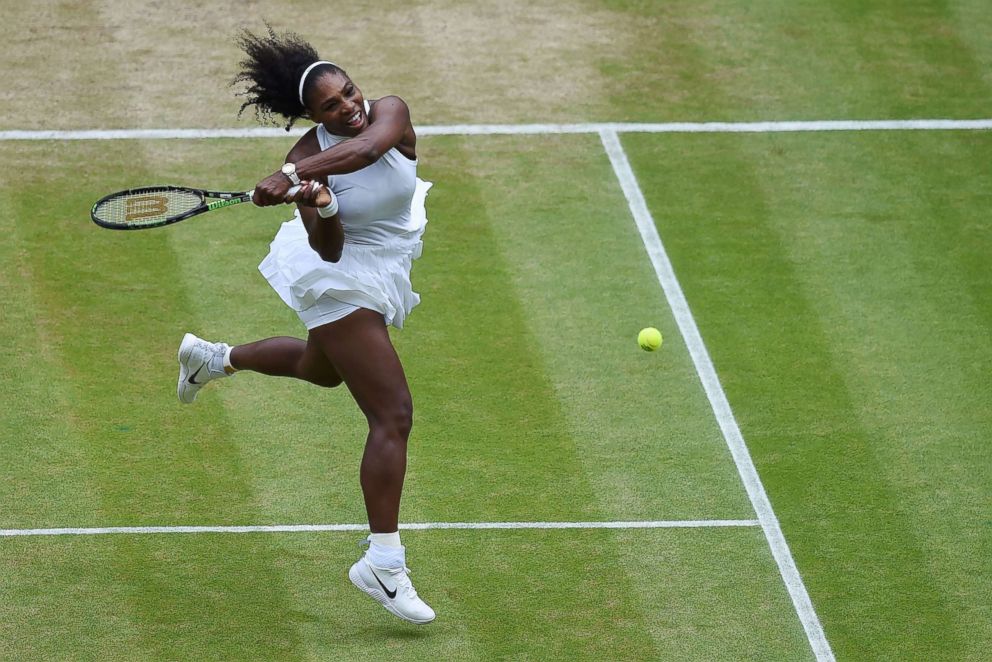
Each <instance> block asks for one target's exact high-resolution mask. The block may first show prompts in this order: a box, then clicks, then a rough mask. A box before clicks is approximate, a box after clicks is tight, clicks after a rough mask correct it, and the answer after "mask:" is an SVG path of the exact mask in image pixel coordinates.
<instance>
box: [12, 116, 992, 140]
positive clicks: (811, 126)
mask: <svg viewBox="0 0 992 662" xmlns="http://www.w3.org/2000/svg"><path fill="white" fill-rule="evenodd" d="M988 129H992V119H971V120H952V119H916V120H811V121H806V120H801V121H777V122H641V123H638V122H601V123H583V124H446V125H426V126H418V127H417V134H418V135H421V136H497V135H548V134H564V133H601V132H603V131H607V132H613V133H783V132H797V131H962V130H967V131H974V130H988ZM305 132H306V129H305V128H297V129H293V130H292V131H289V132H287V131H284V130H283V129H279V128H275V127H272V128H265V127H256V128H241V129H80V130H67V131H22V130H7V131H0V141H6V140H168V139H200V138H287V137H298V136H301V135H303V134H304V133H305Z"/></svg>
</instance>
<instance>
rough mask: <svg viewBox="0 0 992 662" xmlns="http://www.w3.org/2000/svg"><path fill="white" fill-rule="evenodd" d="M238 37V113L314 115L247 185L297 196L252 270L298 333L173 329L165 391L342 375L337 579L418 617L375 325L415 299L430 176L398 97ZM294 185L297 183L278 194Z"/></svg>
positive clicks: (395, 432)
mask: <svg viewBox="0 0 992 662" xmlns="http://www.w3.org/2000/svg"><path fill="white" fill-rule="evenodd" d="M238 43H239V46H241V48H242V49H243V50H244V52H245V54H246V57H245V59H244V60H242V61H241V63H240V66H241V72H240V73H239V74H238V76H237V78H236V79H235V82H243V83H246V84H247V90H246V91H245V92H244V95H245V96H246V99H247V100H246V101H245V103H244V104H243V105H242V108H241V110H242V111H244V110H245V108H248V107H254V109H255V113H256V117H257V118H259V119H260V120H263V121H264V120H270V119H271V118H272V116H273V115H279V116H282V117H283V118H285V120H287V126H286V129H287V130H288V129H289V128H290V127H291V126H292V124H293V123H294V122H295V121H296V120H298V119H302V118H306V119H309V120H311V121H313V122H314V123H315V124H316V126H315V127H314V128H312V129H310V130H309V131H308V132H307V133H306V135H304V136H303V137H302V138H300V140H299V141H298V142H297V143H296V145H295V146H294V147H293V149H292V150H290V152H289V155H288V156H287V157H286V162H285V164H283V165H282V166H281V167H280V168H279V169H278V170H277V171H276V172H275V173H273V174H272V175H270V176H269V177H266V178H265V179H263V180H262V181H261V182H259V184H258V185H257V186H256V188H255V194H254V202H255V203H256V204H258V205H276V204H283V203H286V202H293V203H296V205H297V211H296V214H295V217H294V218H293V219H292V220H291V221H288V222H286V223H283V224H282V227H281V228H280V230H279V232H278V233H277V234H276V237H275V239H274V240H273V242H272V244H271V249H270V252H269V254H268V256H267V257H266V258H265V259H264V260H263V261H262V263H261V264H260V265H259V270H260V271H261V272H262V274H263V275H264V276H265V278H266V280H268V282H269V284H270V285H271V286H272V288H273V289H275V291H276V292H277V293H278V294H279V297H280V298H281V299H282V300H283V301H284V302H285V303H286V304H287V305H288V306H290V307H291V308H292V309H293V310H295V311H296V313H297V315H298V316H299V318H300V320H301V321H302V322H303V324H304V325H305V326H306V328H307V331H308V335H307V340H306V341H303V340H299V339H297V338H288V337H278V338H268V339H265V340H259V341H256V342H252V343H248V344H244V345H238V346H233V347H232V346H230V345H227V344H225V343H211V342H207V341H205V340H202V339H200V338H198V337H196V336H194V335H193V334H190V333H187V334H186V336H185V337H184V338H183V341H182V344H181V345H180V347H179V365H180V368H179V385H178V395H179V400H180V401H181V402H184V403H191V402H193V400H194V399H195V398H196V394H197V392H198V391H199V390H200V389H201V388H202V387H203V385H204V384H206V383H208V382H210V381H212V380H215V379H218V378H223V377H226V376H228V375H231V374H234V373H235V372H237V371H246V370H250V371H253V372H259V373H262V374H265V375H276V376H282V377H295V378H296V379H301V380H303V381H307V382H310V383H312V384H317V385H318V386H325V387H335V386H338V385H339V384H341V383H342V382H343V383H344V384H345V385H346V386H347V387H348V390H349V391H351V394H352V395H353V396H354V398H355V401H356V403H357V404H358V406H359V407H360V408H361V410H362V411H363V412H364V413H365V416H366V418H367V419H368V424H369V434H368V438H367V440H366V442H365V452H364V455H363V458H362V463H361V474H360V477H361V485H362V492H363V494H364V497H365V507H366V511H367V512H368V518H369V528H370V531H371V534H370V535H369V536H368V543H369V547H368V550H367V551H366V553H365V554H364V555H363V556H362V558H360V559H359V560H358V561H357V562H356V563H355V564H354V565H352V566H351V570H350V571H349V573H348V576H349V578H350V579H351V581H352V582H353V583H354V584H355V585H356V586H357V587H358V588H360V589H361V590H363V591H365V592H366V593H367V594H369V595H370V596H372V597H373V598H374V599H375V600H377V601H379V602H380V603H382V605H383V606H384V607H385V608H386V609H387V610H389V611H390V612H391V613H393V614H395V615H396V616H399V617H400V618H402V619H404V620H406V621H409V622H411V623H418V624H423V623H429V622H431V621H432V620H434V616H435V615H434V611H433V610H432V609H431V608H430V607H429V606H428V605H427V604H426V603H425V602H424V601H423V600H422V599H421V598H420V597H418V595H417V592H416V590H415V589H414V588H413V585H412V584H411V583H410V578H409V576H408V573H409V569H408V568H407V567H406V561H405V548H404V547H403V545H402V544H401V542H400V534H399V526H398V522H399V508H400V495H401V493H402V490H403V477H404V474H405V473H406V454H407V440H408V438H409V436H410V428H411V425H412V422H413V404H412V400H411V397H410V390H409V388H408V386H407V381H406V376H405V375H404V372H403V366H402V365H401V364H400V360H399V357H398V356H397V354H396V351H395V350H394V348H393V345H392V343H391V342H390V339H389V334H388V332H387V330H386V325H388V324H392V325H393V326H395V327H397V328H401V327H402V326H403V320H404V318H405V317H406V316H407V315H408V314H409V313H410V311H411V310H412V309H413V307H414V306H416V305H417V303H418V302H419V301H420V297H419V296H418V295H417V294H416V293H415V292H414V291H413V290H412V287H411V284H410V268H411V264H412V261H413V260H414V259H416V258H417V257H419V256H420V252H421V246H422V243H421V236H422V234H423V232H424V226H425V224H426V223H427V218H426V215H425V210H424V201H425V198H426V195H427V189H428V188H430V184H429V183H427V182H424V181H421V180H420V179H418V178H417V152H416V146H417V137H416V134H415V133H414V129H413V125H412V123H411V121H410V112H409V109H408V108H407V105H406V103H404V102H403V100H402V99H400V98H398V97H393V96H387V97H383V98H381V99H378V100H375V101H368V100H366V99H365V98H364V97H363V95H362V91H361V90H360V89H359V88H358V87H357V86H356V85H355V83H354V82H353V81H352V80H351V78H349V77H348V74H347V73H345V71H344V70H343V69H341V68H340V67H339V66H337V65H335V64H333V63H331V62H326V61H323V60H321V59H320V58H319V57H318V55H317V52H316V51H315V50H314V49H313V47H312V46H310V44H308V43H306V42H305V41H303V40H302V39H301V38H300V37H298V36H296V35H294V34H292V33H285V34H277V33H275V32H274V31H273V30H272V29H271V28H269V30H268V33H267V34H266V35H263V36H256V35H254V34H252V33H250V32H248V31H244V32H243V33H242V34H241V35H240V36H239V39H238ZM294 185H301V188H300V190H299V191H298V192H296V193H294V194H290V193H289V190H290V188H291V187H292V186H294Z"/></svg>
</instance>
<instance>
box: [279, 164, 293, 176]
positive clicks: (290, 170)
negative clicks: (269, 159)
mask: <svg viewBox="0 0 992 662" xmlns="http://www.w3.org/2000/svg"><path fill="white" fill-rule="evenodd" d="M282 171H283V172H284V173H285V174H287V175H291V174H293V173H295V172H296V165H295V164H292V163H283V164H282Z"/></svg>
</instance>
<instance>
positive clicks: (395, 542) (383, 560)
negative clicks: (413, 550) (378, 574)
mask: <svg viewBox="0 0 992 662" xmlns="http://www.w3.org/2000/svg"><path fill="white" fill-rule="evenodd" d="M405 552H406V548H404V547H403V545H401V544H400V533H399V531H394V532H393V533H373V534H372V535H370V536H369V552H368V554H369V562H370V563H371V564H372V565H374V566H375V567H377V568H403V567H405V566H406V554H405Z"/></svg>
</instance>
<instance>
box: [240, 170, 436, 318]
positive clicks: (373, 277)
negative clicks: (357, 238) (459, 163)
mask: <svg viewBox="0 0 992 662" xmlns="http://www.w3.org/2000/svg"><path fill="white" fill-rule="evenodd" d="M430 187H431V184H430V182H425V181H423V180H421V179H417V189H416V192H415V193H414V196H413V201H412V203H411V214H410V224H409V228H408V229H407V230H406V231H405V232H403V233H400V234H397V235H394V236H393V237H392V238H390V240H389V241H387V242H383V243H378V244H359V243H352V242H349V241H348V237H347V234H346V235H345V244H344V249H343V251H342V253H341V259H340V260H339V261H338V262H325V261H324V260H322V259H321V258H320V256H319V255H317V253H316V252H315V251H314V250H313V249H312V248H310V243H309V240H308V237H307V231H306V228H304V227H303V220H302V219H301V218H300V215H299V212H297V213H296V216H295V217H294V218H293V220H291V221H287V222H286V223H283V224H282V227H280V228H279V232H278V233H277V234H276V236H275V239H273V240H272V244H271V245H270V247H269V254H268V255H267V256H266V257H265V259H264V260H262V263H261V264H259V265H258V270H259V271H260V272H261V273H262V275H263V276H264V277H265V280H267V281H268V282H269V285H271V286H272V289H274V290H275V291H276V293H277V294H278V295H279V298H280V299H282V300H283V302H284V303H285V304H286V305H287V306H289V307H290V308H292V309H293V310H295V311H296V312H297V314H299V315H300V318H301V320H303V321H304V323H305V324H306V323H307V321H308V320H312V319H314V318H315V317H317V316H316V315H314V314H313V313H314V307H315V306H318V307H319V306H320V301H321V299H322V298H323V299H325V300H326V299H328V298H329V299H331V300H332V301H330V302H328V303H331V304H333V305H334V307H336V308H340V307H341V304H342V303H343V304H349V305H352V306H355V307H357V308H368V309H369V310H375V311H377V312H379V313H381V314H382V316H383V317H384V318H385V320H386V324H392V325H393V326H395V327H396V328H402V327H403V320H404V319H405V318H406V316H407V315H409V314H410V311H411V310H413V308H414V306H416V305H417V304H418V303H420V295H419V294H417V293H416V292H414V291H413V286H412V284H411V283H410V269H411V268H412V266H413V261H414V260H416V259H417V258H419V257H420V253H421V251H422V249H423V241H422V240H421V238H422V236H423V234H424V230H425V226H426V225H427V213H426V209H425V207H424V203H425V201H426V198H427V191H428V189H430ZM308 328H310V327H309V325H308Z"/></svg>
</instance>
